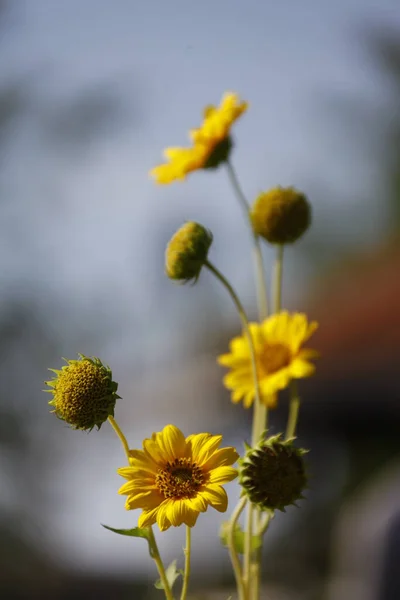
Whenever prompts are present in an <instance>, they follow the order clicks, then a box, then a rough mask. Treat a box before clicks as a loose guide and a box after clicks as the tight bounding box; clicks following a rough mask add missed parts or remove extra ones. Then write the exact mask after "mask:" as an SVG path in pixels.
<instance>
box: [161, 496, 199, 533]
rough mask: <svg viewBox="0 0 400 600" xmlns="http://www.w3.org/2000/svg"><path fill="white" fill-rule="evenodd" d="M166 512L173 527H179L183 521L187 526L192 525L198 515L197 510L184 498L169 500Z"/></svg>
mask: <svg viewBox="0 0 400 600" xmlns="http://www.w3.org/2000/svg"><path fill="white" fill-rule="evenodd" d="M167 514H168V519H169V520H170V522H171V525H174V527H179V526H180V525H182V524H183V523H185V525H188V526H189V527H194V525H195V524H196V521H197V517H198V516H199V512H198V511H197V510H194V509H193V508H192V507H191V506H190V503H189V502H187V501H186V500H185V499H181V500H174V501H173V502H171V503H170V504H169V506H168V513H167Z"/></svg>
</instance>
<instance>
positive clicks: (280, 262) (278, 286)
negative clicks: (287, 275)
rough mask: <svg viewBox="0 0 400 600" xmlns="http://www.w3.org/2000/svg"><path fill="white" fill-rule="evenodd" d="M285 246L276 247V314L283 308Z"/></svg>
mask: <svg viewBox="0 0 400 600" xmlns="http://www.w3.org/2000/svg"><path fill="white" fill-rule="evenodd" d="M283 248H284V246H283V244H279V245H278V246H277V247H276V257H275V264H274V312H275V313H278V312H280V310H281V308H282V267H283Z"/></svg>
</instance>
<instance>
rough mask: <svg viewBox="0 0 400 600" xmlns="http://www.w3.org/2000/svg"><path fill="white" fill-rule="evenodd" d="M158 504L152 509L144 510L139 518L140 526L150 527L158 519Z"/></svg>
mask: <svg viewBox="0 0 400 600" xmlns="http://www.w3.org/2000/svg"><path fill="white" fill-rule="evenodd" d="M158 508H159V507H158V506H157V507H156V508H152V509H150V510H144V511H143V512H142V514H141V515H140V517H139V519H138V527H150V526H151V525H154V523H155V522H156V520H157V513H158Z"/></svg>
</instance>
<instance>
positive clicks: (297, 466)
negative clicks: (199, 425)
mask: <svg viewBox="0 0 400 600" xmlns="http://www.w3.org/2000/svg"><path fill="white" fill-rule="evenodd" d="M306 452H307V451H306V450H303V449H299V448H295V447H294V446H293V439H290V440H287V441H282V440H281V435H280V434H279V435H275V436H273V437H270V438H268V439H262V440H261V441H260V442H259V443H258V444H257V445H256V446H255V447H254V448H248V449H247V452H246V454H245V456H244V457H243V458H242V459H241V460H240V461H239V462H240V467H239V483H240V485H241V486H242V489H243V493H244V494H245V495H246V496H247V497H248V498H249V500H250V502H252V503H253V504H256V505H257V506H259V507H260V508H261V510H276V509H278V510H281V511H283V512H284V511H285V506H288V505H290V504H295V502H296V500H299V499H300V498H303V496H302V491H303V489H304V488H305V486H306V484H307V476H306V472H305V466H304V460H303V455H304V454H305V453H306Z"/></svg>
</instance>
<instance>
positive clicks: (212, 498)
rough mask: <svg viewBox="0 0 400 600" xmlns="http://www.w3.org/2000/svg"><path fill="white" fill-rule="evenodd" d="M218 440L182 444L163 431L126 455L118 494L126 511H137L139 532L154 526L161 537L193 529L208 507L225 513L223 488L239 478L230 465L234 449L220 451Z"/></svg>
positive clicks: (175, 432) (177, 434) (192, 438)
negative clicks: (167, 532) (164, 533)
mask: <svg viewBox="0 0 400 600" xmlns="http://www.w3.org/2000/svg"><path fill="white" fill-rule="evenodd" d="M221 441H222V436H221V435H211V434H210V433H198V434H194V435H189V437H187V438H186V439H185V437H184V435H183V433H182V432H181V431H180V430H179V429H178V428H177V427H175V426H174V425H167V426H166V427H164V429H163V430H162V431H160V432H158V433H153V435H152V437H151V438H148V439H145V440H144V442H143V450H131V451H130V456H131V458H130V460H129V463H130V466H129V467H123V468H121V469H118V473H119V474H120V475H122V477H125V479H127V480H128V481H127V483H125V484H124V485H123V486H122V487H121V489H120V490H119V493H120V494H123V495H125V496H127V499H126V503H125V508H126V509H127V510H131V509H135V508H141V509H142V510H143V512H142V514H141V515H140V517H139V522H138V525H139V527H149V526H150V525H153V523H155V522H157V524H158V526H159V528H160V530H161V531H165V530H166V529H168V528H169V527H170V526H171V525H173V526H174V527H177V526H179V525H182V523H185V524H186V525H189V527H193V526H194V525H195V524H196V521H197V517H198V516H199V513H201V512H205V511H206V510H207V507H208V506H209V505H210V506H212V507H213V508H215V509H216V510H218V511H219V512H225V511H226V509H227V506H228V498H227V495H226V492H225V490H224V488H223V487H222V485H223V484H224V483H227V482H228V481H231V480H232V479H234V478H235V477H236V476H237V470H236V469H234V468H233V467H232V466H231V465H232V464H233V463H234V462H236V460H237V459H238V454H237V452H236V450H235V449H234V448H232V447H228V448H219V445H220V443H221Z"/></svg>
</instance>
